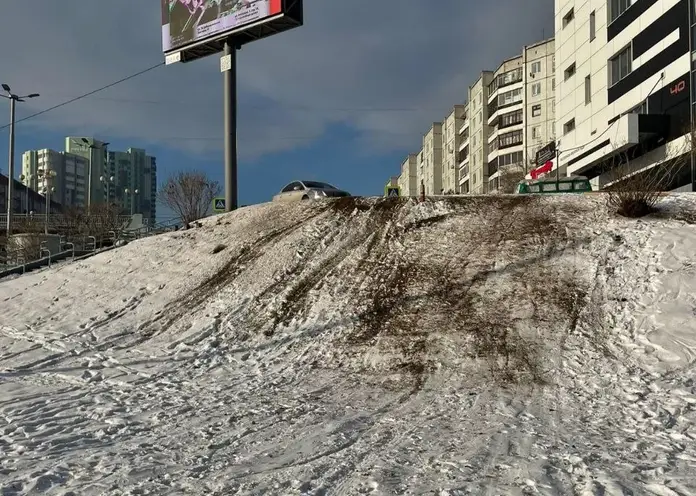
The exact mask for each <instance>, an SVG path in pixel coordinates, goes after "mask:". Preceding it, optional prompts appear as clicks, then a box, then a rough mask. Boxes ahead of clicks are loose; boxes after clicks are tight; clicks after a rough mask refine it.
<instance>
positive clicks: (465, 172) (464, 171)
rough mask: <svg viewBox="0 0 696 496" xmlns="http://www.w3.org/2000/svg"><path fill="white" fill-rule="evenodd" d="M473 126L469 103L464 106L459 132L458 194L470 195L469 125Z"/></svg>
mask: <svg viewBox="0 0 696 496" xmlns="http://www.w3.org/2000/svg"><path fill="white" fill-rule="evenodd" d="M470 124H471V119H470V118H469V103H468V102H467V103H465V104H464V112H463V114H462V122H461V124H460V125H459V129H458V130H457V132H458V134H459V147H458V150H457V167H458V174H457V181H458V184H457V193H460V194H467V193H469V191H470V189H471V187H470V184H471V176H470V174H469V172H470V168H469V159H470V157H471V155H470V153H469V144H470V143H469V135H470V133H469V131H470V129H469V127H470V126H469V125H470Z"/></svg>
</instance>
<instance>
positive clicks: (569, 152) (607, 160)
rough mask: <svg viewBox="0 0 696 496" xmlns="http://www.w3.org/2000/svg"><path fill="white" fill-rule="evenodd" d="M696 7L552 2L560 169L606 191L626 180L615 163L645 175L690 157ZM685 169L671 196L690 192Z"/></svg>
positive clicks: (653, 1) (618, 0)
mask: <svg viewBox="0 0 696 496" xmlns="http://www.w3.org/2000/svg"><path fill="white" fill-rule="evenodd" d="M693 7H694V6H693V5H691V0H631V1H628V0H555V35H556V36H555V38H556V116H557V119H556V136H557V138H558V139H557V145H558V146H557V148H558V154H559V162H560V164H558V165H559V166H560V169H561V171H564V170H565V171H567V172H568V173H569V174H582V175H584V176H587V177H589V178H591V179H592V181H593V183H594V186H595V187H603V186H606V185H607V184H608V183H611V182H612V181H614V180H617V179H620V177H617V174H616V170H617V167H618V166H619V165H622V166H623V167H624V168H626V169H627V170H626V173H636V174H640V173H641V172H643V171H646V170H648V169H654V167H656V166H657V167H660V168H664V167H663V164H664V163H665V162H666V161H669V160H670V159H671V158H674V157H687V158H688V151H689V150H690V148H691V143H690V139H689V138H690V135H689V134H688V131H689V128H690V127H691V126H690V123H691V118H692V117H691V106H690V105H692V100H691V99H692V96H691V95H692V89H691V85H692V80H691V71H692V69H693V68H692V62H691V60H692V54H691V53H689V50H690V45H692V43H691V42H690V26H692V25H694V24H696V22H695V18H694V15H695V13H694V10H696V9H694V8H693ZM626 158H629V159H630V160H629V162H628V163H627V164H626ZM685 162H686V163H685V166H684V167H683V168H682V169H681V170H680V171H679V172H678V173H677V174H674V175H673V180H672V181H671V184H669V185H667V189H676V188H684V189H688V190H692V189H693V186H694V184H693V182H694V178H693V169H692V168H691V166H690V164H689V163H688V161H685ZM657 170H659V169H657ZM672 172H675V171H672Z"/></svg>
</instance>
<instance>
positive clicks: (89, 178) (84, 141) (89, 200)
mask: <svg viewBox="0 0 696 496" xmlns="http://www.w3.org/2000/svg"><path fill="white" fill-rule="evenodd" d="M81 140H82V143H80V142H78V141H76V140H73V142H75V143H78V144H80V145H82V146H84V147H87V148H88V149H89V155H88V156H87V159H88V161H89V165H88V166H87V212H89V210H90V207H91V206H92V188H93V186H94V185H93V184H92V177H93V174H92V153H93V151H94V150H102V149H104V148H106V147H107V146H109V143H102V144H101V145H99V146H96V145H95V144H94V143H90V142H89V140H88V139H87V138H81Z"/></svg>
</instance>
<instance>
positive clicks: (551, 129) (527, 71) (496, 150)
mask: <svg viewBox="0 0 696 496" xmlns="http://www.w3.org/2000/svg"><path fill="white" fill-rule="evenodd" d="M554 77H555V75H554V40H553V39H550V40H545V41H542V42H539V43H536V44H534V45H530V46H526V47H524V48H523V50H522V54H521V55H518V56H516V57H513V58H511V59H508V60H505V61H504V62H503V63H502V64H501V65H500V67H498V70H496V71H495V73H494V77H493V80H492V81H491V83H490V84H489V86H488V101H487V105H488V126H489V127H488V132H489V134H488V137H487V138H488V139H487V141H488V161H487V174H488V184H487V190H486V191H487V192H496V191H498V189H499V186H500V175H501V174H502V173H503V171H505V170H510V169H513V170H519V171H524V172H527V170H528V169H529V168H530V167H532V168H533V167H534V164H535V157H536V154H537V152H538V151H539V150H540V149H542V148H543V147H544V146H546V145H547V144H548V143H549V142H550V141H554V139H555V121H554V111H555V103H554V88H555V80H554Z"/></svg>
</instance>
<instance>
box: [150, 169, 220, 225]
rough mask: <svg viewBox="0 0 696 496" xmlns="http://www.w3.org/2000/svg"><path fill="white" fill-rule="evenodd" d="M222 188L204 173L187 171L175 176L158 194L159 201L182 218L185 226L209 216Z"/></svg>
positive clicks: (168, 180)
mask: <svg viewBox="0 0 696 496" xmlns="http://www.w3.org/2000/svg"><path fill="white" fill-rule="evenodd" d="M221 190H222V188H221V187H220V184H219V183H218V182H217V181H213V180H212V179H210V178H208V177H207V176H206V175H205V174H204V173H203V172H197V171H187V172H179V173H178V174H176V175H173V176H172V177H170V178H169V179H167V181H166V182H165V183H164V184H163V185H162V187H161V188H160V190H159V191H158V192H157V200H158V201H159V202H160V203H162V204H163V205H164V206H166V207H168V208H170V209H171V210H173V211H174V212H176V214H177V215H178V216H179V217H180V218H181V221H182V222H183V223H184V225H185V226H188V225H189V224H190V223H191V222H193V221H194V220H198V219H201V218H203V217H205V216H206V215H208V214H209V213H210V211H211V208H212V203H213V199H214V198H215V197H216V196H218V195H219V194H220V192H221Z"/></svg>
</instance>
